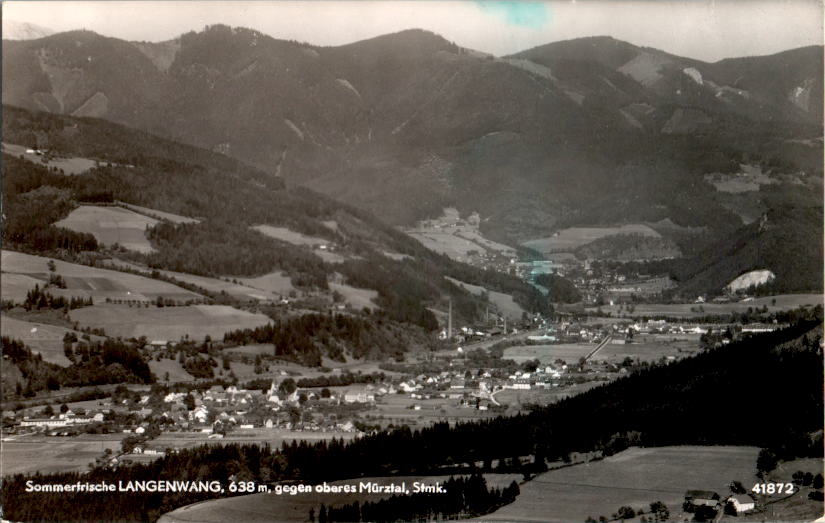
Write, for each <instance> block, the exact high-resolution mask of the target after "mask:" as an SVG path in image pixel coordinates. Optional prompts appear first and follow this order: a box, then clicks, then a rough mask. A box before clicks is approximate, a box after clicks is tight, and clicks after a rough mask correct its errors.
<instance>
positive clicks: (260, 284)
mask: <svg viewBox="0 0 825 523" xmlns="http://www.w3.org/2000/svg"><path fill="white" fill-rule="evenodd" d="M235 279H236V280H237V281H239V282H241V283H242V284H244V285H246V286H249V287H252V288H254V289H259V290H262V291H265V292H268V293H271V294H277V295H280V296H286V295H288V294H289V291H291V290H294V289H295V287H293V286H292V280H290V278H289V276H288V275H287V274H286V273H284V272H281V271H277V272H270V273H269V274H264V275H263V276H258V277H256V278H235Z"/></svg>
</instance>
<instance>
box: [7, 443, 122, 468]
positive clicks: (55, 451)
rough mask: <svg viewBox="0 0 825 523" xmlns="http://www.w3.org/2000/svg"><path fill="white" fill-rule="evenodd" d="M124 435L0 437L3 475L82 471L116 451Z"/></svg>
mask: <svg viewBox="0 0 825 523" xmlns="http://www.w3.org/2000/svg"><path fill="white" fill-rule="evenodd" d="M124 437H125V435H124V434H84V435H81V436H69V437H60V436H40V435H37V436H28V435H26V436H8V437H4V438H3V475H4V476H5V475H9V474H22V473H34V472H41V473H51V472H74V471H76V472H83V471H86V470H88V465H89V463H94V461H95V459H96V458H98V457H100V456H102V455H103V452H104V451H105V450H106V449H107V448H108V449H112V450H113V451H117V450H118V449H120V442H121V440H122V439H123V438H124Z"/></svg>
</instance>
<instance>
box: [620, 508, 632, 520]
mask: <svg viewBox="0 0 825 523" xmlns="http://www.w3.org/2000/svg"><path fill="white" fill-rule="evenodd" d="M618 516H619V519H633V518H635V517H636V511H635V510H633V507H629V506H627V505H625V506H623V507H619V512H618Z"/></svg>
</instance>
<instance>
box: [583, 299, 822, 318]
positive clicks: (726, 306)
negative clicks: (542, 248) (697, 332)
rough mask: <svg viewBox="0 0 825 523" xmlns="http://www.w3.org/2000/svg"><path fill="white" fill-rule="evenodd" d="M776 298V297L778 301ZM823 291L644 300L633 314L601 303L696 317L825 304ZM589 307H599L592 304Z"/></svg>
mask: <svg viewBox="0 0 825 523" xmlns="http://www.w3.org/2000/svg"><path fill="white" fill-rule="evenodd" d="M774 300H776V301H775V302H774ZM822 303H823V295H822V294H781V295H777V296H765V297H762V298H754V299H753V300H751V301H740V302H735V303H701V304H697V303H676V304H664V303H662V304H648V303H640V304H637V305H635V306H634V310H633V313H632V314H629V313H628V312H627V310H623V311H621V312H620V311H619V308H620V307H621V306H620V305H613V306H603V307H600V309H601V310H602V312H604V313H611V314H613V315H614V316H619V315H623V316H626V317H628V318H630V317H640V316H672V317H678V318H696V317H699V316H707V315H714V314H718V315H727V314H730V313H731V312H738V313H741V312H746V311H747V310H748V309H749V308H753V309H756V308H759V309H761V308H762V307H767V308H768V311H769V312H776V311H782V310H788V309H794V308H796V307H802V306H805V305H822ZM587 310H589V311H596V310H597V308H595V307H591V308H589V309H587Z"/></svg>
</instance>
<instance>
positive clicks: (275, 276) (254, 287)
mask: <svg viewBox="0 0 825 523" xmlns="http://www.w3.org/2000/svg"><path fill="white" fill-rule="evenodd" d="M108 263H109V264H111V266H113V267H123V268H126V269H130V270H135V271H141V272H144V273H146V274H149V273H151V271H152V270H154V269H150V268H148V267H145V266H142V265H137V264H135V263H132V262H128V261H124V260H120V259H117V258H113V259H110V260H108ZM158 272H159V273H161V274H162V275H164V276H167V277H170V278H175V279H176V280H180V281H182V282H186V283H190V284H192V285H197V286H198V287H201V288H203V289H206V290H207V291H210V292H215V293H221V292H225V293H226V294H228V295H230V296H232V297H234V298H239V299H241V300H272V299H276V298H279V297H281V296H284V295H287V294H289V291H291V290H293V289H294V287H293V286H292V282H291V281H290V279H289V276H287V275H286V274H284V273H282V272H272V273H269V274H265V275H263V276H258V277H256V278H238V277H233V276H226V277H224V278H223V279H221V278H210V277H208V276H197V275H194V274H188V273H185V272H175V271H166V270H158ZM227 280H230V281H227ZM232 280H234V282H233V281H232ZM235 282H237V283H235Z"/></svg>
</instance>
